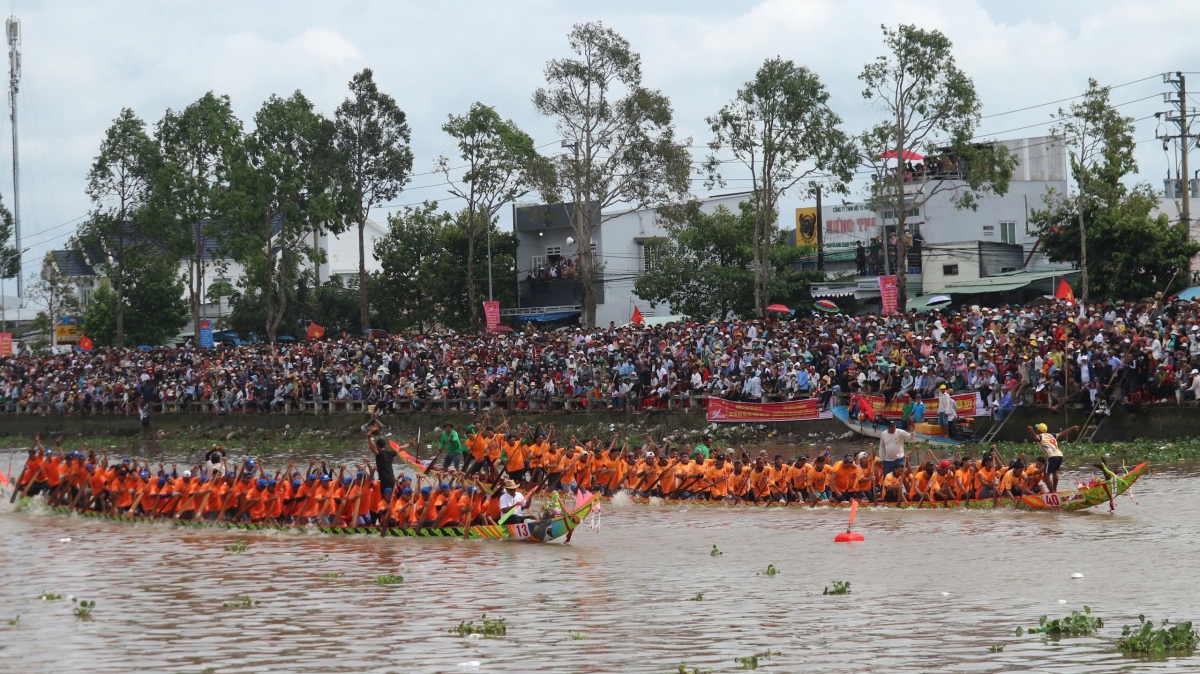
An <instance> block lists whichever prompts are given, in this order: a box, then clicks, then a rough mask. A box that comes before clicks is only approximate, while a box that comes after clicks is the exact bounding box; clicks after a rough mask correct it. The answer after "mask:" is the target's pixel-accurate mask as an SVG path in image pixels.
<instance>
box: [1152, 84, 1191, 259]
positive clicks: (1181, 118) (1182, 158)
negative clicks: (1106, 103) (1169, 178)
mask: <svg viewBox="0 0 1200 674" xmlns="http://www.w3.org/2000/svg"><path fill="white" fill-rule="evenodd" d="M1163 82H1164V83H1165V84H1170V85H1173V86H1174V87H1175V90H1176V92H1175V93H1174V94H1172V93H1170V92H1168V93H1165V94H1163V101H1164V102H1166V103H1177V104H1178V105H1179V112H1178V113H1176V115H1172V113H1171V112H1160V113H1157V114H1155V115H1154V116H1155V117H1157V118H1159V119H1162V120H1165V121H1167V122H1175V123H1176V124H1178V125H1179V134H1178V135H1174V134H1171V135H1163V136H1159V138H1160V139H1162V140H1164V141H1165V140H1170V139H1172V138H1178V139H1179V169H1180V171H1181V175H1179V176H1177V177H1178V179H1179V188H1180V192H1181V194H1180V208H1179V221H1180V222H1182V223H1183V224H1184V226H1185V227H1187V231H1188V239H1189V240H1190V241H1200V228H1197V227H1196V226H1195V224H1194V223H1193V222H1192V209H1191V196H1192V190H1191V177H1192V176H1191V173H1190V171H1189V169H1188V151H1189V150H1190V149H1191V143H1192V139H1193V138H1194V136H1192V135H1191V133H1190V127H1191V119H1190V118H1191V117H1192V116H1194V115H1195V111H1189V110H1188V100H1187V77H1186V76H1184V74H1183V73H1182V72H1180V71H1175V72H1174V73H1165V74H1163ZM1176 95H1177V96H1178V99H1174V98H1173V96H1176ZM1197 272H1200V255H1197V256H1196V257H1194V258H1192V275H1193V276H1195V275H1196V273H1197Z"/></svg>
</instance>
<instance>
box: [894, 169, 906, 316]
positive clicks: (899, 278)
mask: <svg viewBox="0 0 1200 674" xmlns="http://www.w3.org/2000/svg"><path fill="white" fill-rule="evenodd" d="M899 205H900V209H899V210H897V211H896V213H897V216H896V311H899V312H900V313H904V312H905V311H906V310H907V308H908V240H907V239H906V238H905V234H906V232H905V229H906V228H907V226H908V219H907V218H906V217H905V216H906V215H907V213H905V211H904V208H905V206H906V204H905V203H904V183H903V182H901V183H900V204H899Z"/></svg>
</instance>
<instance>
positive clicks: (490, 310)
mask: <svg viewBox="0 0 1200 674" xmlns="http://www.w3.org/2000/svg"><path fill="white" fill-rule="evenodd" d="M483 315H484V317H485V318H487V331H488V332H495V331H496V328H498V327H500V303H499V302H484V303H483Z"/></svg>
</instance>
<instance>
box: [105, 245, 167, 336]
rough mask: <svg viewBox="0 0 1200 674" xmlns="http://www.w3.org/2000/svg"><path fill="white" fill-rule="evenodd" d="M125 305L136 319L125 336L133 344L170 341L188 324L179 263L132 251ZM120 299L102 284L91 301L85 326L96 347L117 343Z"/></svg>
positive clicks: (127, 265) (126, 267)
mask: <svg viewBox="0 0 1200 674" xmlns="http://www.w3.org/2000/svg"><path fill="white" fill-rule="evenodd" d="M124 268H125V273H126V275H127V276H126V284H127V285H126V293H125V302H126V303H127V304H128V309H129V312H130V314H132V315H134V316H137V320H136V321H131V322H130V325H129V326H127V329H126V333H125V336H126V338H127V339H128V340H129V341H130V342H132V343H133V344H138V345H142V344H148V345H150V346H158V345H160V344H165V343H167V342H169V341H171V340H172V339H173V338H174V337H175V335H177V334H179V330H180V329H182V328H183V327H184V326H185V325H187V322H188V305H187V303H186V302H184V300H183V280H182V279H181V278H180V274H179V263H178V262H177V261H176V260H175V259H174V258H172V257H171V256H165V255H155V254H151V253H149V252H141V251H132V252H130V254H129V255H128V256H126V259H125V266H124ZM116 318H117V297H116V293H115V292H114V291H113V290H112V289H111V288H110V287H109V286H108V285H102V286H100V288H99V289H97V290H96V292H95V293H93V294H92V298H91V300H90V301H89V302H88V306H87V315H86V318H85V321H84V322H85V324H86V326H87V334H88V336H89V337H91V338H92V340H93V341H94V342H95V343H96V344H100V345H104V346H112V345H114V344H115V343H116V339H117V334H116Z"/></svg>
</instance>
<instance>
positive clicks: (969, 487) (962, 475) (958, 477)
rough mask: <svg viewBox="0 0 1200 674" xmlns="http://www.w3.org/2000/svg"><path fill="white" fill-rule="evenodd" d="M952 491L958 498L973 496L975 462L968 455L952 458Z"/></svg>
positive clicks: (971, 497)
mask: <svg viewBox="0 0 1200 674" xmlns="http://www.w3.org/2000/svg"><path fill="white" fill-rule="evenodd" d="M954 491H955V495H957V496H958V498H959V499H964V500H965V499H973V498H975V463H974V459H972V458H971V457H969V456H964V457H962V458H961V459H955V460H954Z"/></svg>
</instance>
